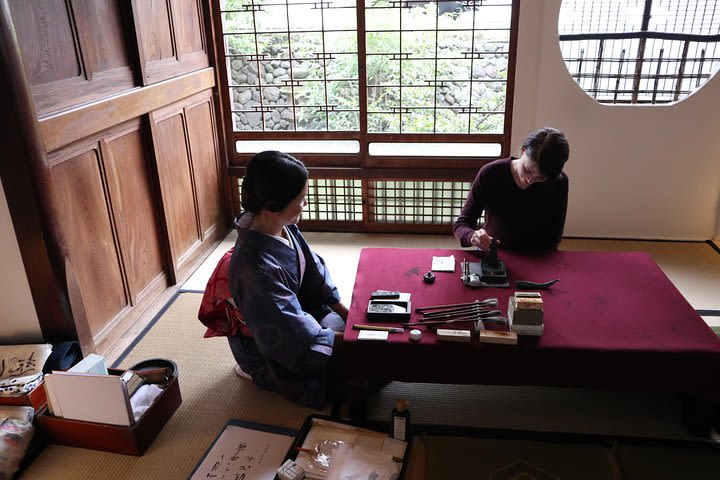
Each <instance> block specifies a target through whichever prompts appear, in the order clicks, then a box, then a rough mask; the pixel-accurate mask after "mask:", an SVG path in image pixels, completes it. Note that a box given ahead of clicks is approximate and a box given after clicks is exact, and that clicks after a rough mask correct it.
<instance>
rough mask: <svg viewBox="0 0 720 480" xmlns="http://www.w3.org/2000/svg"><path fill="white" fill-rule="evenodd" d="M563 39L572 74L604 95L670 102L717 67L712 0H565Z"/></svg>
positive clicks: (718, 23) (719, 32)
mask: <svg viewBox="0 0 720 480" xmlns="http://www.w3.org/2000/svg"><path fill="white" fill-rule="evenodd" d="M559 31H560V47H561V50H562V54H563V57H564V58H565V63H566V64H567V66H568V70H569V71H570V74H571V75H572V76H573V78H575V80H576V81H577V83H578V84H579V85H580V86H581V87H582V89H583V90H585V92H587V93H588V95H590V96H591V97H593V98H595V99H596V100H597V101H598V102H602V103H637V104H641V103H670V102H675V101H678V100H681V99H683V98H685V97H686V96H688V95H689V94H690V93H692V92H693V91H694V90H696V89H698V88H699V87H700V86H702V84H704V83H705V82H706V81H707V80H708V79H709V78H710V77H712V75H714V74H715V73H716V72H717V70H718V69H719V68H720V48H718V43H720V8H718V6H717V2H716V1H715V0H700V1H692V0H666V1H662V0H661V1H658V0H655V1H651V0H645V1H637V0H622V1H618V0H614V1H610V0H602V1H597V0H564V1H563V4H562V7H561V10H560V20H559Z"/></svg>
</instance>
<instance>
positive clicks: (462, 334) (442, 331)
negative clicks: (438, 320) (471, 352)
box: [437, 328, 472, 342]
mask: <svg viewBox="0 0 720 480" xmlns="http://www.w3.org/2000/svg"><path fill="white" fill-rule="evenodd" d="M471 338H472V337H471V334H470V330H451V329H448V328H438V329H437V339H438V341H439V342H469V341H470V340H471Z"/></svg>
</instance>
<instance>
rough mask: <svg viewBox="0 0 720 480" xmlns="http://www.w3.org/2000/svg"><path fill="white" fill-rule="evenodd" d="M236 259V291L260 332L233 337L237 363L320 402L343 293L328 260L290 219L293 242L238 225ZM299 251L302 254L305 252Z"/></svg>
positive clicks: (267, 384)
mask: <svg viewBox="0 0 720 480" xmlns="http://www.w3.org/2000/svg"><path fill="white" fill-rule="evenodd" d="M241 216H242V215H240V216H238V217H237V218H236V219H235V222H236V227H237V231H238V239H237V242H236V243H235V252H234V254H233V256H232V260H231V262H230V291H231V292H232V295H233V298H234V300H235V302H236V304H237V305H238V307H239V308H240V311H242V313H243V316H244V318H245V322H246V323H247V326H248V328H249V329H250V331H251V332H252V335H253V337H252V338H248V337H244V336H240V335H236V336H230V337H228V341H229V343H230V348H231V350H232V352H233V355H234V357H235V360H236V361H237V363H238V365H240V367H241V368H242V369H243V370H244V371H245V372H246V373H248V374H249V375H250V376H252V378H253V381H254V382H255V383H256V384H257V385H258V386H260V387H262V388H265V389H268V390H273V391H276V392H278V393H280V394H282V395H284V396H286V397H288V398H290V399H292V400H294V401H297V402H299V403H302V404H305V405H308V406H312V407H315V408H321V407H322V406H323V405H324V402H325V397H326V389H327V386H328V381H329V378H328V377H329V369H330V365H329V364H330V358H331V356H332V353H333V340H334V330H333V328H334V329H335V330H342V328H343V327H344V323H343V321H342V319H341V318H340V317H339V315H337V314H336V313H335V312H334V311H332V310H331V309H330V308H329V307H328V305H333V304H336V303H338V302H339V301H340V296H339V294H338V291H337V288H336V287H335V285H334V284H333V282H332V280H331V278H330V275H329V273H328V271H327V268H326V266H325V262H324V261H323V260H322V258H320V257H319V256H318V255H316V254H315V253H314V252H313V251H312V250H311V249H310V246H309V245H308V244H307V242H306V241H305V239H304V238H303V236H302V234H301V233H300V230H299V229H298V228H297V227H296V226H295V225H291V226H288V227H286V228H287V231H288V233H289V236H290V239H291V242H292V244H293V246H292V247H290V246H288V245H287V244H285V243H284V242H282V241H281V240H279V239H277V238H274V237H272V236H269V235H265V234H262V233H259V232H255V231H253V230H249V229H247V228H243V227H241V226H240V225H239V223H242V222H240V218H241ZM298 252H300V254H298Z"/></svg>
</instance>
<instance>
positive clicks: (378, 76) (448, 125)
mask: <svg viewBox="0 0 720 480" xmlns="http://www.w3.org/2000/svg"><path fill="white" fill-rule="evenodd" d="M250 3H251V2H250V1H249V0H227V1H225V2H224V6H223V9H224V10H226V11H225V12H224V13H223V22H224V23H223V31H224V33H225V34H226V36H225V38H226V52H227V54H228V55H230V57H229V58H228V66H229V76H230V78H229V84H230V86H231V90H232V92H231V93H232V99H233V102H234V105H233V110H234V111H236V113H235V128H236V129H238V130H239V129H248V130H263V129H264V130H269V129H274V130H334V131H346V130H358V129H359V128H360V118H359V108H360V105H359V66H358V65H359V63H358V55H357V52H358V45H357V31H356V23H355V19H356V11H355V8H354V6H355V3H354V1H349V0H340V1H336V2H332V3H331V4H330V5H331V6H332V8H324V9H322V10H320V9H314V8H311V6H310V5H307V4H304V5H299V4H295V3H294V2H292V1H290V2H288V6H287V10H286V6H285V3H284V2H283V3H273V2H271V1H269V0H265V1H262V0H254V2H253V3H254V5H255V7H254V8H255V11H254V14H253V11H252V8H250V9H248V8H247V7H248V6H249V5H250ZM450 4H453V5H455V4H457V5H455V6H454V7H453V8H454V9H450V10H449V11H445V12H443V13H438V3H437V2H426V3H417V4H413V5H415V6H412V7H408V8H372V7H376V6H380V7H383V6H388V7H389V6H390V5H389V2H387V1H383V0H377V1H375V2H368V5H369V6H370V7H371V8H367V9H366V11H365V16H366V22H365V23H366V30H367V32H366V45H365V47H366V58H365V68H366V70H365V75H366V80H367V102H368V104H367V110H368V119H367V120H368V132H371V133H372V132H403V133H498V132H502V128H503V121H504V115H503V114H504V109H505V85H506V84H505V82H506V80H507V54H506V52H507V51H508V41H509V18H507V20H506V24H507V25H506V26H505V28H504V29H501V28H498V29H494V30H493V29H488V30H479V29H477V30H475V31H473V25H474V24H475V25H477V23H478V22H479V21H480V20H479V19H480V18H481V16H480V13H479V12H478V11H479V10H483V7H477V8H478V10H475V11H473V9H468V8H467V7H463V6H462V4H461V2H447V3H442V4H440V7H441V11H442V10H444V9H448V5H450ZM257 5H263V7H262V9H258V8H257ZM453 5H450V6H451V7H452V6H453ZM508 17H509V15H508ZM401 21H402V28H400V26H401ZM483 21H486V20H485V19H484V17H483ZM500 23H502V22H500ZM323 29H324V30H325V31H324V33H323ZM256 33H257V35H256ZM400 52H402V54H403V55H401V56H398V55H397V54H399V53H400ZM470 52H476V54H475V55H471V54H470ZM477 52H479V54H478V53H477ZM405 54H407V55H405ZM249 56H250V57H249ZM471 57H474V58H471ZM261 105H262V107H263V111H264V115H263V113H262V112H261V111H260V106H261ZM330 106H332V107H330ZM293 107H294V108H293ZM328 107H330V108H328ZM262 122H264V124H263V123H262Z"/></svg>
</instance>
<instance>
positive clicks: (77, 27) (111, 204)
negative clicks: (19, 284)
mask: <svg viewBox="0 0 720 480" xmlns="http://www.w3.org/2000/svg"><path fill="white" fill-rule="evenodd" d="M1 5H2V16H3V17H2V19H3V24H2V28H3V32H2V33H3V35H4V37H5V38H10V39H12V40H13V45H11V47H13V48H3V52H2V54H3V60H7V61H6V62H3V63H4V66H3V67H2V68H3V71H2V74H3V75H9V76H11V80H12V81H11V82H10V84H11V88H12V90H14V91H10V92H3V94H9V95H16V96H17V102H14V103H13V105H14V107H13V108H14V112H6V113H5V114H4V115H5V116H6V117H9V116H11V115H13V114H15V115H20V116H22V117H23V118H22V119H21V123H22V132H23V134H24V136H27V138H28V139H30V141H29V143H28V144H23V143H18V144H16V145H14V146H13V149H14V151H12V152H9V153H10V154H14V155H15V157H16V158H17V159H19V161H20V162H22V163H18V164H16V165H10V164H8V165H3V167H4V168H3V169H2V173H3V184H4V185H7V184H8V183H12V182H19V183H16V184H15V185H14V186H13V188H10V189H7V188H6V189H5V190H6V194H7V196H8V197H14V198H9V202H8V203H9V205H10V208H11V215H12V216H13V219H14V224H15V225H16V234H17V238H18V243H19V244H20V247H21V254H22V256H23V260H24V262H25V263H26V264H29V263H30V262H31V258H32V256H33V252H32V251H31V248H30V245H31V244H32V242H29V239H36V238H37V237H38V236H40V237H42V238H43V239H44V240H43V242H44V246H45V247H46V251H47V256H48V262H47V263H46V264H45V265H44V266H43V267H42V268H41V272H40V273H41V275H37V271H36V270H33V269H32V268H26V270H27V271H28V278H29V281H30V286H31V291H32V293H33V298H34V300H35V303H36V306H37V305H38V303H39V302H40V301H47V300H48V296H47V295H46V294H44V293H42V292H43V291H46V290H47V289H56V290H57V291H58V292H59V294H58V295H57V296H56V298H55V299H53V300H52V301H53V302H57V303H58V305H57V308H54V309H53V308H50V309H48V311H51V312H53V313H52V315H49V316H41V315H38V316H39V317H40V322H41V328H42V330H43V333H44V335H45V336H46V337H48V338H46V340H47V341H55V340H60V339H63V338H79V339H80V340H81V342H82V344H83V348H84V350H85V351H86V352H88V351H101V352H102V351H104V350H106V349H107V348H108V347H109V346H111V345H112V344H113V343H114V342H115V341H116V340H117V339H118V338H119V337H120V336H121V335H122V334H123V333H124V332H125V331H126V330H127V329H128V327H129V326H130V325H132V323H133V322H134V321H135V320H137V318H138V317H139V316H140V315H141V314H142V313H143V312H144V311H145V310H146V309H147V308H148V307H149V306H151V305H152V304H153V302H154V301H155V300H157V299H158V298H160V297H161V295H162V294H163V293H166V292H167V291H168V289H171V288H172V286H173V285H176V284H177V283H179V282H181V281H183V280H184V279H185V278H187V276H188V275H189V274H190V273H191V271H192V268H193V266H194V265H195V264H197V262H198V261H199V260H201V259H202V258H203V256H204V255H206V254H207V253H208V249H209V248H210V247H211V246H212V245H213V244H214V242H215V241H216V240H218V239H219V238H220V236H221V235H222V234H223V233H224V231H225V229H226V225H228V224H229V218H230V212H227V211H226V209H225V208H224V207H223V204H224V203H225V201H224V198H225V196H224V195H223V193H222V192H224V190H223V182H222V179H223V178H224V177H225V169H226V166H225V162H224V161H223V160H221V151H220V149H219V145H220V142H218V138H217V128H216V115H215V109H216V105H215V103H214V102H215V101H214V98H215V95H213V92H214V90H215V72H214V67H212V66H211V65H213V64H214V61H213V59H212V58H211V55H210V54H211V52H210V51H209V49H208V48H207V45H208V43H207V37H206V31H205V28H206V27H205V24H206V22H205V15H206V14H207V12H206V10H204V8H203V3H202V2H200V1H199V0H155V1H145V0H135V1H133V2H125V1H121V0H92V1H87V0H33V1H26V0H9V1H7V0H6V1H4V2H3V3H2V4H1ZM18 52H19V54H18ZM13 65H21V66H22V68H20V69H17V68H13ZM24 106H27V107H29V108H27V109H26V108H24ZM25 171H28V172H29V175H28V176H24V175H23V173H24V172H25ZM22 196H30V197H32V198H37V199H38V208H37V209H36V210H35V211H34V212H33V213H34V215H36V216H37V220H38V221H37V222H35V226H34V227H33V226H32V225H29V224H28V222H21V221H20V219H19V216H20V215H21V212H20V211H19V209H18V208H15V209H14V208H13V205H17V204H19V203H20V202H21V197H22ZM13 210H15V211H13ZM16 219H17V221H15V220H16ZM33 272H35V273H33ZM49 279H52V280H49ZM64 303H66V304H69V305H70V307H71V309H68V308H66V305H65V306H63V304H64ZM40 310H41V309H40V308H38V312H40ZM70 310H71V312H72V313H69V311H70ZM67 315H71V317H72V318H70V319H68V318H62V317H63V316H67ZM61 337H62V338H61Z"/></svg>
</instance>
